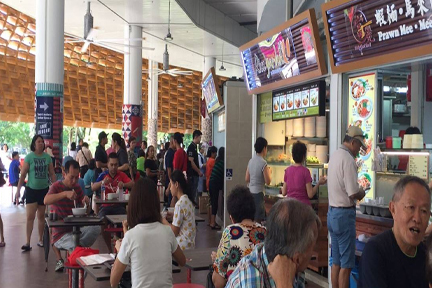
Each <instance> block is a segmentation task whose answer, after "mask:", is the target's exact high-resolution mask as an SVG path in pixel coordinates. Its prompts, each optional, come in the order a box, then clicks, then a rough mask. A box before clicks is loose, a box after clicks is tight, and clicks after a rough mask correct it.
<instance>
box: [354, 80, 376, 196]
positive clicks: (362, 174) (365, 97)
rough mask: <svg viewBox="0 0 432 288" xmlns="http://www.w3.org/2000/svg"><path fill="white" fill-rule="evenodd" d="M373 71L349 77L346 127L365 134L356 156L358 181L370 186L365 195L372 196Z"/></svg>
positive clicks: (362, 184)
mask: <svg viewBox="0 0 432 288" xmlns="http://www.w3.org/2000/svg"><path fill="white" fill-rule="evenodd" d="M375 79H376V76H375V73H372V74H367V75H361V76H357V77H352V78H349V90H348V93H349V98H348V99H349V100H348V109H349V111H348V112H349V113H348V115H349V116H348V127H350V126H357V127H359V128H361V129H362V131H363V135H364V136H365V144H366V149H362V151H361V152H360V153H359V155H357V157H356V163H357V166H358V167H359V174H358V183H359V185H360V186H362V187H363V188H366V187H367V186H371V189H370V190H369V191H367V195H366V197H368V198H373V197H374V189H373V188H374V187H373V184H374V177H375V173H374V172H373V171H372V160H373V159H372V158H373V157H371V155H372V151H373V149H374V147H375V134H376V127H375V114H374V113H375V112H376V111H374V110H375V99H376V96H375V89H374V87H375Z"/></svg>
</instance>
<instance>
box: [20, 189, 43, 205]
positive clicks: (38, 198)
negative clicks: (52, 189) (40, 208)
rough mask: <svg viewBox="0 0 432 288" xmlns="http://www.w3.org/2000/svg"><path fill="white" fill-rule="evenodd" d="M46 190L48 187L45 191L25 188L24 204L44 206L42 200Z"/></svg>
mask: <svg viewBox="0 0 432 288" xmlns="http://www.w3.org/2000/svg"><path fill="white" fill-rule="evenodd" d="M48 189H49V187H47V188H45V189H32V188H30V187H28V186H27V187H26V188H25V193H26V203H27V204H32V203H37V204H38V205H45V204H44V198H45V195H46V194H47V193H48Z"/></svg>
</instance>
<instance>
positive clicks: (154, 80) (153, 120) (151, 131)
mask: <svg viewBox="0 0 432 288" xmlns="http://www.w3.org/2000/svg"><path fill="white" fill-rule="evenodd" d="M157 68H158V62H156V61H153V60H149V73H148V75H149V77H150V80H149V81H148V113H147V114H148V130H147V131H148V134H147V144H148V145H149V146H150V145H153V146H154V147H155V149H157V124H158V123H157V120H158V75H157V71H155V70H156V69H157Z"/></svg>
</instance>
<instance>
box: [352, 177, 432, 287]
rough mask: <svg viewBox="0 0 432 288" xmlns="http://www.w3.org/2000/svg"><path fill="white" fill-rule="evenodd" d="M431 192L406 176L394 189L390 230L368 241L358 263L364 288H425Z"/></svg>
mask: <svg viewBox="0 0 432 288" xmlns="http://www.w3.org/2000/svg"><path fill="white" fill-rule="evenodd" d="M430 207H431V192H430V190H429V187H428V185H427V184H426V183H425V182H424V181H423V180H422V179H420V178H417V177H414V176H407V177H405V178H403V179H401V180H399V181H398V182H397V183H396V185H395V187H394V195H393V199H392V201H391V202H390V212H391V213H392V215H393V220H394V224H393V228H392V229H391V230H388V231H385V232H383V233H381V234H379V235H377V236H375V237H373V238H371V239H370V240H369V242H368V243H367V244H366V246H365V249H364V251H363V254H362V257H361V260H360V283H359V287H363V288H387V287H388V288H390V287H403V288H423V287H424V288H427V287H429V286H428V282H427V280H426V276H425V265H426V248H425V245H424V244H423V243H422V241H423V238H424V236H425V231H426V227H427V225H428V221H429V217H430Z"/></svg>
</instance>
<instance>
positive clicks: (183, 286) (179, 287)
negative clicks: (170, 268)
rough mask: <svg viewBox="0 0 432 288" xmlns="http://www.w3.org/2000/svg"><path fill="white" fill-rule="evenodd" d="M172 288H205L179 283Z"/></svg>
mask: <svg viewBox="0 0 432 288" xmlns="http://www.w3.org/2000/svg"><path fill="white" fill-rule="evenodd" d="M173 288H205V287H204V286H203V285H200V284H193V283H180V284H174V285H173Z"/></svg>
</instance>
